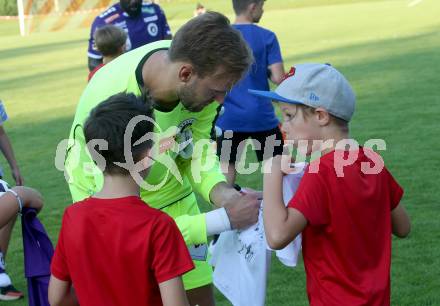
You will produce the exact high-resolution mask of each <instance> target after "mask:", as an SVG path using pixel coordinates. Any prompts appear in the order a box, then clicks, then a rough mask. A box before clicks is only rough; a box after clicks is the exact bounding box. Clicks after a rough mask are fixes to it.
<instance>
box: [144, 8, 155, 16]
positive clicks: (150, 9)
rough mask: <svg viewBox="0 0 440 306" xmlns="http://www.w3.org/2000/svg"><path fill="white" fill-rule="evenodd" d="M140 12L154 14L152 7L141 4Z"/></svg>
mask: <svg viewBox="0 0 440 306" xmlns="http://www.w3.org/2000/svg"><path fill="white" fill-rule="evenodd" d="M142 13H147V14H154V13H155V11H154V7H150V6H143V7H142Z"/></svg>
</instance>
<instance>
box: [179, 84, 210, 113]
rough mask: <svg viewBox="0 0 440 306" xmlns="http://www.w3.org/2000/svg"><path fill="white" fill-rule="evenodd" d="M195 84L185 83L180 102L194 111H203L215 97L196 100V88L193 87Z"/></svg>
mask: <svg viewBox="0 0 440 306" xmlns="http://www.w3.org/2000/svg"><path fill="white" fill-rule="evenodd" d="M194 86H195V84H193V85H185V86H184V87H182V88H181V89H180V92H179V99H180V103H182V105H183V107H184V108H185V109H186V110H188V111H190V112H194V113H198V112H201V111H202V110H203V109H204V108H205V107H206V106H207V105H208V104H210V103H211V102H212V101H213V99H209V100H207V101H202V102H200V101H196V100H195V97H196V95H195V93H194V92H195V90H194V89H193V88H194Z"/></svg>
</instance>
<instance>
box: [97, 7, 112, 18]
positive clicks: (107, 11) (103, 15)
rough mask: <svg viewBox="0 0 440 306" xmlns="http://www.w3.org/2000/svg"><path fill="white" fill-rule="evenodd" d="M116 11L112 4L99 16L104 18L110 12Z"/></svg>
mask: <svg viewBox="0 0 440 306" xmlns="http://www.w3.org/2000/svg"><path fill="white" fill-rule="evenodd" d="M113 12H116V8H115V7H114V6H112V7H110V8H109V9H108V10H106V11H105V12H104V13H102V14H101V15H99V18H105V17H106V16H108V15H110V14H111V13H113Z"/></svg>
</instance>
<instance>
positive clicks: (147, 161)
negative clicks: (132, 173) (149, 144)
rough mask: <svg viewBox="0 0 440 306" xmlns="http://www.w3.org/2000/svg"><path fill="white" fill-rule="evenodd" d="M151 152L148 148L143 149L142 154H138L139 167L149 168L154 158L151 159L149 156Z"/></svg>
mask: <svg viewBox="0 0 440 306" xmlns="http://www.w3.org/2000/svg"><path fill="white" fill-rule="evenodd" d="M151 153H152V150H151V149H148V150H145V151H144V152H142V154H141V156H140V158H141V159H140V161H139V163H140V166H141V169H144V170H146V169H148V168H150V167H151V165H152V164H153V162H154V160H153V159H151V157H150V156H151V155H150V154H151Z"/></svg>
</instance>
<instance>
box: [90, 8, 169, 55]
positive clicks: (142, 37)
mask: <svg viewBox="0 0 440 306" xmlns="http://www.w3.org/2000/svg"><path fill="white" fill-rule="evenodd" d="M107 24H112V25H115V26H117V27H120V28H122V29H123V30H124V31H125V32H126V33H127V43H126V50H127V51H129V50H132V49H135V48H138V47H140V46H143V45H145V44H148V43H151V42H153V41H157V40H162V39H165V37H166V36H167V35H171V30H170V27H169V26H168V23H167V19H166V17H165V14H164V12H163V11H162V9H161V8H160V6H158V5H157V4H154V3H143V4H142V11H141V14H140V15H139V16H137V17H134V18H133V17H130V16H129V15H128V14H127V13H126V12H124V10H123V9H122V8H121V5H120V4H119V2H118V3H116V4H114V5H112V6H110V7H109V8H108V9H107V10H105V11H104V12H103V13H102V14H101V15H99V16H98V17H96V18H95V20H94V21H93V24H92V28H91V30H90V38H89V49H88V56H89V57H91V58H97V59H99V58H102V55H101V53H100V52H99V51H98V49H97V48H96V45H95V39H94V38H93V34H94V33H95V31H96V29H98V28H100V27H103V26H105V25H107Z"/></svg>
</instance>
